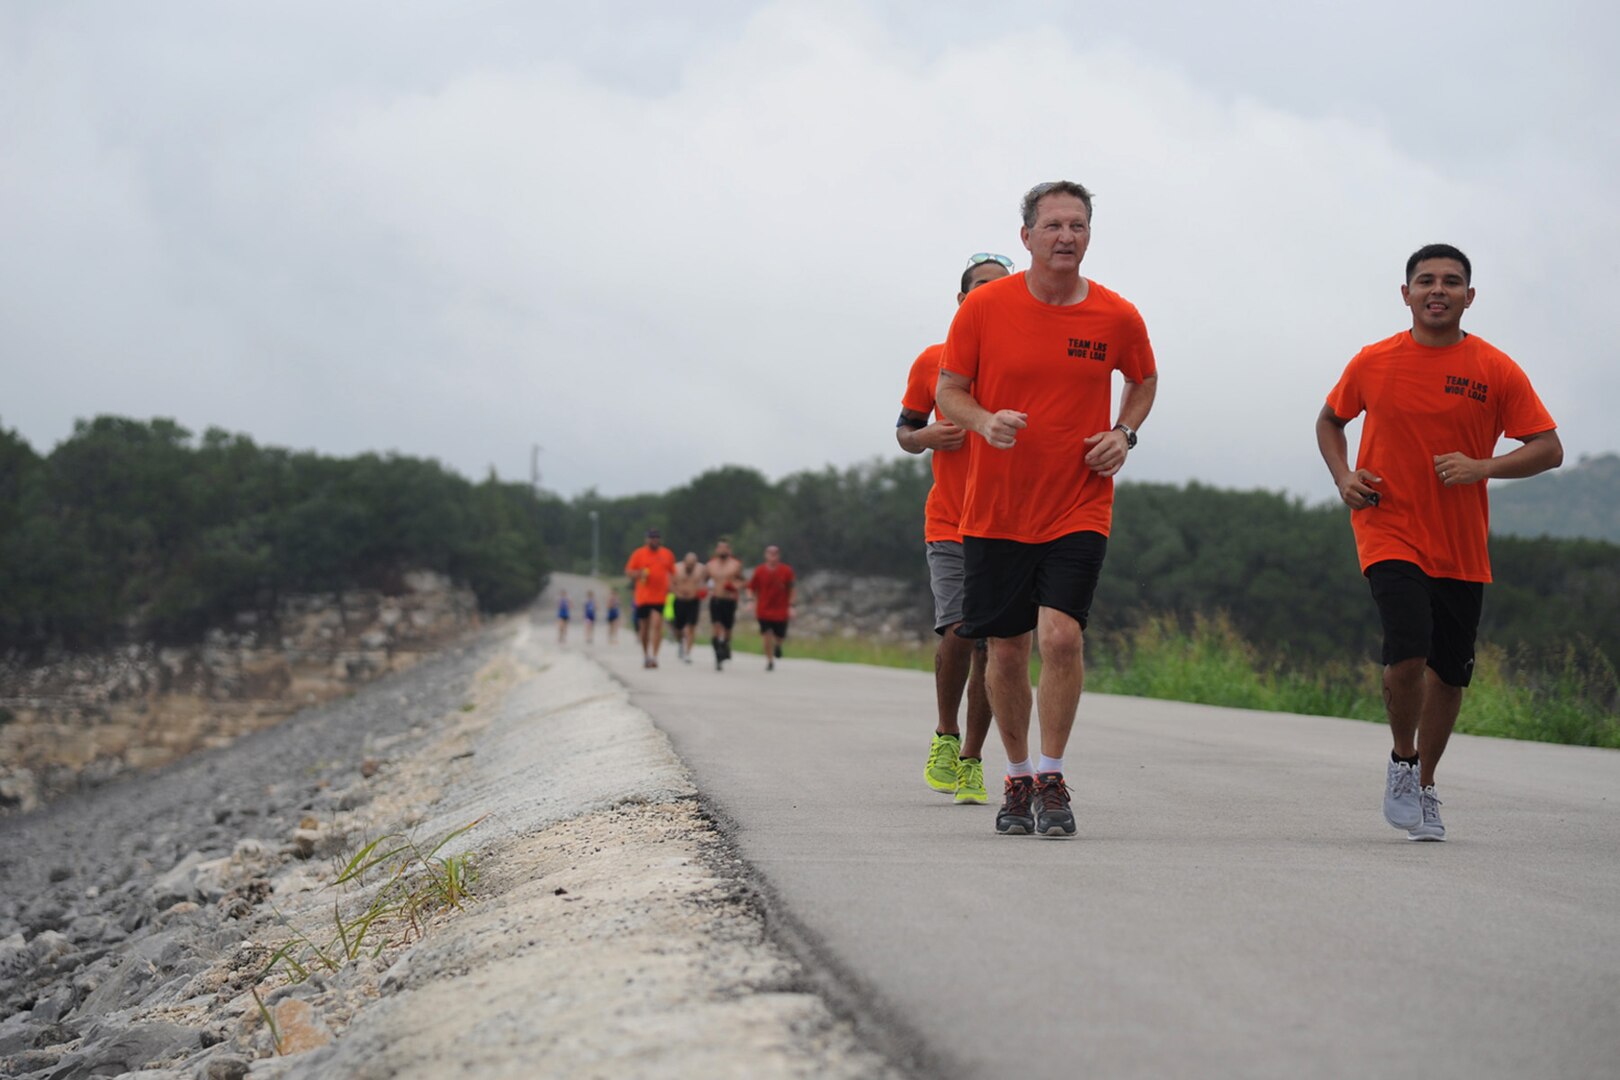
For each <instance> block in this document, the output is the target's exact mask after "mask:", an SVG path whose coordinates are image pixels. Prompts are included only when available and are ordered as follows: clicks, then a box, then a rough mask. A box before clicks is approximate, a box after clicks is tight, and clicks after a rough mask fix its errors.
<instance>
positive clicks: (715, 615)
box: [704, 536, 743, 671]
mask: <svg viewBox="0 0 1620 1080" xmlns="http://www.w3.org/2000/svg"><path fill="white" fill-rule="evenodd" d="M704 571H705V573H707V574H708V577H709V631H710V633H712V634H713V635H714V670H716V671H723V670H725V668H724V665H725V662H726V661H727V660H730V659H731V628H732V627H733V626H734V625H736V622H737V599H738V598H739V597H740V596H742V588H743V582H742V573H743V564H742V560H741V559H739V558H737V556H735V555H733V554H732V553H731V538H730V537H729V536H722V537H721V538H720V539H718V540H716V541H715V543H714V554H713V555H712V556H710V558H709V561H708V563H707V564H705V566H704Z"/></svg>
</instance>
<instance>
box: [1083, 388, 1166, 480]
mask: <svg viewBox="0 0 1620 1080" xmlns="http://www.w3.org/2000/svg"><path fill="white" fill-rule="evenodd" d="M1158 394H1159V377H1158V376H1157V375H1149V376H1148V377H1147V378H1145V379H1143V380H1142V381H1141V382H1131V381H1130V380H1129V379H1126V380H1125V389H1124V391H1122V392H1121V393H1120V395H1119V422H1120V423H1121V424H1124V425H1125V426H1126V427H1128V428H1130V429H1131V430H1132V431H1136V430H1138V429H1140V428H1141V426H1142V421H1144V420H1146V419H1147V417H1148V413H1149V412H1151V411H1153V399H1154V398H1155V397H1157V396H1158ZM1086 445H1087V446H1089V447H1090V448H1091V449H1089V450H1087V451H1086V468H1088V469H1090V470H1091V471H1092V472H1094V473H1096V474H1097V475H1098V476H1113V475H1114V474H1115V473H1117V472H1119V470H1120V469H1122V468H1124V467H1125V458H1126V455H1127V454H1129V452H1130V448H1131V444H1130V439H1128V438H1127V437H1126V435H1125V433H1124V432H1123V431H1121V430H1119V429H1118V428H1117V427H1116V428H1112V429H1110V430H1108V431H1099V432H1097V433H1096V434H1095V435H1091V436H1089V437H1088V438H1087V439H1086Z"/></svg>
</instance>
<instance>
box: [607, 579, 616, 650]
mask: <svg viewBox="0 0 1620 1080" xmlns="http://www.w3.org/2000/svg"><path fill="white" fill-rule="evenodd" d="M607 626H608V644H609V645H617V644H618V643H619V590H618V589H609V590H608V602H607Z"/></svg>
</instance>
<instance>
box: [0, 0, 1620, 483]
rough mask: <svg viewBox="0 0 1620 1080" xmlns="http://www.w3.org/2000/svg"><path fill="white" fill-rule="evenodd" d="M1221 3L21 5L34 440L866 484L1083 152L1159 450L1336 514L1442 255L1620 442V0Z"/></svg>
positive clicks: (30, 430) (20, 299)
mask: <svg viewBox="0 0 1620 1080" xmlns="http://www.w3.org/2000/svg"><path fill="white" fill-rule="evenodd" d="M1557 6H1558V5H1554V7H1557ZM1212 9H1213V6H1211V5H1193V4H1186V5H1181V4H1174V5H1146V6H1134V5H1133V6H1131V7H1130V8H1129V10H1128V11H1123V12H1109V11H1107V10H1106V9H1101V8H1099V9H1095V10H1093V9H1089V8H1088V9H1087V10H1088V12H1090V14H1089V15H1088V17H1087V18H1086V19H1085V20H1083V21H1082V22H1079V23H1076V21H1075V20H1074V17H1073V16H1072V15H1070V14H1068V12H1070V11H1071V10H1072V8H1071V6H1070V5H1056V4H1045V3H1014V4H1011V5H997V6H996V8H995V11H994V12H993V13H991V12H988V11H987V10H986V9H985V8H983V7H979V6H970V5H960V6H955V5H944V6H941V5H937V4H934V5H927V6H924V5H920V4H918V5H907V4H902V5H899V6H898V7H888V6H885V7H883V8H881V9H880V8H879V7H878V6H877V5H868V4H861V3H845V4H840V5H834V6H832V7H827V6H824V5H811V4H803V3H780V4H765V5H760V4H741V3H736V4H698V5H696V6H692V7H686V6H683V7H682V8H681V10H680V11H679V12H670V11H668V10H666V9H665V6H664V5H652V4H637V3H620V4H617V5H606V6H602V5H597V6H593V7H592V8H591V10H590V12H589V13H584V12H570V13H569V14H567V15H562V14H559V13H557V12H535V11H533V10H531V9H529V8H528V7H527V6H523V5H507V4H485V5H478V6H471V7H468V6H456V7H454V8H450V7H445V6H440V5H427V4H405V5H392V4H391V5H381V4H376V5H365V6H358V7H357V6H348V5H345V6H342V7H339V8H332V7H331V6H329V5H316V4H304V5H273V6H272V5H266V6H263V7H259V8H246V7H242V6H233V7H231V8H229V9H219V8H217V6H215V5H205V4H170V5H166V6H163V7H161V8H159V9H156V11H155V12H154V11H153V10H152V9H139V8H134V7H131V6H128V5H121V4H104V5H92V6H78V5H75V6H72V7H67V6H59V5H45V4H40V5H34V6H25V7H22V8H16V9H9V11H8V13H7V14H5V15H3V16H0V56H4V57H5V60H6V62H5V63H4V64H0V91H3V94H4V98H5V100H8V101H16V102H20V103H22V106H21V107H19V108H17V109H14V110H11V111H9V112H7V113H6V114H4V115H3V116H0V138H3V139H4V143H5V145H6V146H7V147H8V152H7V154H6V155H5V157H4V159H3V160H0V239H3V241H4V242H3V243H0V348H3V351H4V354H5V358H6V359H5V368H4V370H5V390H4V394H3V396H0V423H4V424H5V425H6V426H9V427H15V428H17V429H19V430H20V431H21V432H22V434H23V435H24V436H25V437H27V438H28V439H29V440H30V441H31V442H33V443H34V445H35V446H36V448H39V449H42V450H44V449H48V448H49V447H50V446H51V445H54V443H55V442H57V441H59V440H60V439H61V438H63V437H65V436H66V435H67V434H68V432H69V431H70V430H71V423H72V420H73V419H74V418H75V417H87V416H90V415H94V414H96V413H102V412H115V413H120V414H125V415H134V416H160V415H161V416H174V417H175V418H177V419H178V420H180V422H182V423H184V424H186V425H188V426H191V427H193V428H196V429H198V430H200V429H202V428H203V427H206V426H209V425H219V426H223V427H226V428H228V429H231V430H237V431H244V432H247V433H249V434H251V435H253V436H254V437H255V438H257V439H259V440H260V441H262V442H266V443H273V444H278V445H288V446H294V447H313V448H317V449H320V450H322V451H325V452H329V453H339V454H347V453H354V452H359V451H362V450H379V451H387V450H397V451H400V452H402V453H408V454H413V455H420V456H428V457H436V458H439V459H440V460H442V461H444V462H445V463H446V464H448V465H450V466H452V467H454V468H456V469H458V470H460V471H462V472H464V473H467V474H468V475H474V476H477V475H481V474H482V473H483V472H484V471H485V470H486V469H487V468H489V467H491V466H493V467H495V468H497V469H498V470H499V472H500V473H501V474H502V475H503V476H506V477H509V478H520V477H524V476H526V474H527V469H528V461H529V447H530V445H531V444H533V443H539V444H542V445H543V446H544V447H545V451H544V454H543V455H542V470H543V473H544V478H545V482H546V484H547V486H549V487H552V488H554V489H557V490H561V491H563V492H567V493H572V492H575V491H578V490H581V489H583V488H586V487H590V486H595V487H598V488H599V489H601V490H602V491H604V492H608V493H622V492H628V491H635V490H651V489H662V488H666V487H669V486H672V485H674V484H677V483H680V482H682V481H684V480H686V479H688V478H689V477H691V476H692V475H694V474H696V473H698V472H700V471H702V470H703V469H706V468H710V467H713V466H715V465H719V464H725V463H740V464H747V465H753V466H755V467H758V468H760V469H762V470H764V471H765V472H767V473H768V474H770V475H773V476H777V475H781V474H783V473H786V472H790V471H793V470H796V469H800V468H813V467H819V466H821V465H823V464H826V463H833V464H839V465H842V464H847V463H851V462H855V461H859V460H863V459H865V458H868V457H870V456H872V455H874V454H887V453H890V452H891V451H892V450H893V442H892V436H891V435H890V434H889V430H888V429H889V425H890V424H891V423H892V418H893V414H894V412H895V407H896V404H897V402H898V398H899V395H900V392H901V390H902V384H903V380H904V376H905V372H906V368H907V366H908V364H909V362H910V360H911V359H912V358H913V357H914V356H915V355H916V353H917V352H918V351H919V350H920V349H921V348H922V346H924V345H926V344H928V343H929V342H931V341H936V340H939V339H940V338H941V337H942V336H943V334H944V332H945V329H946V326H947V325H948V323H949V319H950V316H951V313H952V310H953V309H954V293H955V279H956V276H957V274H958V273H959V270H960V268H961V266H962V265H963V262H964V261H965V255H966V254H967V253H968V252H971V251H977V250H982V249H986V248H989V249H993V250H994V249H999V250H1003V251H1006V252H1007V253H1008V254H1010V255H1013V256H1015V257H1016V258H1018V260H1019V264H1020V266H1022V265H1024V263H1025V260H1024V258H1023V252H1022V251H1021V250H1020V249H1019V247H1018V240H1017V220H1016V203H1017V199H1018V197H1019V194H1020V193H1021V192H1022V190H1023V189H1024V188H1025V187H1027V186H1028V185H1029V184H1030V183H1032V182H1034V181H1036V180H1040V179H1047V178H1052V177H1055V176H1058V175H1068V176H1073V177H1075V178H1077V179H1082V180H1084V181H1086V182H1087V183H1088V184H1090V185H1092V186H1093V187H1094V188H1096V190H1097V191H1098V192H1099V200H1098V204H1097V223H1096V224H1097V228H1096V238H1095V241H1094V243H1093V246H1092V250H1091V253H1090V255H1089V256H1088V258H1087V270H1088V272H1089V273H1091V274H1093V275H1095V276H1096V277H1097V278H1098V280H1100V281H1103V282H1104V283H1106V284H1108V285H1110V286H1112V287H1114V288H1117V289H1119V290H1120V291H1121V292H1123V293H1124V294H1125V295H1126V296H1128V297H1130V298H1131V299H1132V300H1134V301H1135V302H1136V303H1137V304H1138V306H1139V307H1141V309H1142V310H1143V313H1144V315H1145V316H1146V318H1147V320H1148V325H1149V329H1150V331H1151V332H1152V334H1153V336H1154V341H1155V345H1156V348H1157V350H1158V352H1159V357H1160V364H1161V368H1162V373H1163V385H1162V388H1161V394H1160V398H1159V405H1158V407H1157V408H1156V410H1155V413H1154V415H1153V417H1152V418H1151V419H1150V421H1149V424H1148V425H1147V428H1146V430H1144V432H1143V447H1142V450H1141V451H1139V452H1138V454H1137V455H1135V456H1133V459H1132V462H1131V466H1130V475H1134V476H1135V477H1137V478H1144V479H1160V480H1172V481H1180V480H1184V479H1189V478H1196V479H1200V480H1204V481H1207V482H1210V483H1216V484H1220V485H1223V486H1232V487H1256V486H1259V487H1268V488H1273V489H1285V490H1289V491H1293V492H1296V493H1300V494H1304V495H1308V496H1310V497H1312V498H1321V497H1325V496H1326V494H1328V492H1327V491H1326V488H1327V483H1326V479H1325V470H1324V469H1322V467H1321V465H1320V463H1319V462H1318V461H1317V460H1316V458H1315V451H1314V445H1313V443H1312V440H1311V435H1310V422H1311V419H1312V417H1313V416H1314V414H1315V412H1316V410H1317V409H1318V408H1319V406H1320V402H1321V400H1322V397H1323V396H1324V394H1325V393H1326V391H1327V389H1328V388H1329V387H1330V386H1331V385H1332V383H1333V381H1334V380H1335V379H1336V377H1337V375H1338V372H1339V370H1340V368H1341V367H1342V366H1343V364H1344V362H1345V361H1346V360H1347V359H1348V357H1349V356H1350V355H1351V354H1352V353H1353V352H1354V351H1355V349H1356V348H1358V347H1359V346H1360V345H1361V344H1363V343H1365V342H1367V341H1371V340H1374V339H1376V338H1380V337H1383V336H1386V335H1388V334H1390V333H1393V332H1394V331H1396V330H1398V329H1400V328H1401V327H1402V326H1403V325H1404V324H1405V319H1403V315H1404V309H1402V308H1401V307H1400V306H1399V296H1398V285H1399V280H1400V267H1401V264H1402V263H1403V261H1404V258H1405V256H1406V254H1407V253H1408V252H1409V251H1410V250H1412V249H1413V248H1414V247H1416V246H1417V245H1418V244H1420V243H1423V242H1426V241H1429V240H1433V239H1447V240H1449V241H1451V242H1454V243H1457V244H1459V245H1461V246H1462V247H1464V248H1465V249H1466V250H1469V251H1470V253H1471V254H1472V255H1473V257H1474V259H1475V263H1476V284H1477V285H1478V286H1479V289H1480V298H1479V301H1478V302H1477V303H1476V305H1475V308H1474V309H1473V311H1472V312H1471V313H1470V319H1469V323H1468V325H1469V327H1470V328H1471V329H1472V330H1474V331H1475V332H1477V333H1479V334H1481V335H1482V336H1484V337H1486V338H1488V339H1490V340H1491V341H1493V342H1494V343H1495V344H1497V345H1499V346H1501V347H1502V348H1504V349H1506V350H1507V351H1508V352H1510V353H1512V354H1513V355H1515V356H1516V357H1517V358H1518V359H1519V360H1520V362H1521V363H1522V364H1523V365H1524V366H1525V367H1526V369H1527V370H1528V371H1529V372H1530V374H1531V376H1532V378H1533V379H1534V380H1535V382H1536V384H1537V386H1538V388H1539V389H1540V390H1541V392H1542V395H1543V397H1544V398H1545V399H1546V400H1547V403H1548V405H1549V407H1550V408H1551V410H1552V411H1553V413H1554V415H1555V416H1556V417H1558V419H1559V421H1560V424H1561V427H1562V429H1563V434H1564V437H1565V442H1566V445H1567V446H1568V447H1569V448H1570V450H1571V451H1572V452H1573V453H1581V452H1599V451H1603V450H1609V449H1613V448H1614V435H1613V431H1614V428H1613V424H1612V421H1611V420H1610V419H1609V418H1608V415H1607V412H1606V410H1605V409H1604V406H1605V404H1606V403H1607V402H1608V401H1610V400H1613V399H1614V398H1615V397H1616V396H1617V392H1620V374H1616V372H1615V369H1614V367H1613V365H1608V364H1602V363H1599V360H1598V356H1599V352H1600V350H1602V349H1604V348H1605V347H1606V345H1607V343H1608V342H1610V341H1612V340H1614V339H1615V330H1616V326H1615V321H1616V320H1615V316H1614V315H1613V314H1612V311H1611V307H1610V305H1609V304H1608V302H1607V298H1608V296H1609V295H1610V294H1611V293H1612V290H1613V287H1614V285H1615V283H1616V280H1615V279H1616V276H1617V269H1616V264H1617V260H1616V257H1615V255H1614V251H1615V249H1616V242H1617V240H1620V214H1617V212H1616V211H1615V210H1614V209H1613V208H1612V206H1611V202H1612V200H1611V199H1610V196H1609V188H1610V186H1611V185H1610V182H1609V177H1611V176H1612V175H1613V173H1614V171H1615V166H1616V164H1617V161H1616V158H1617V157H1620V153H1617V139H1616V134H1615V121H1614V119H1613V117H1614V116H1615V115H1617V114H1620V109H1617V108H1616V105H1617V104H1620V101H1617V95H1616V92H1615V89H1616V75H1615V74H1614V73H1613V69H1612V65H1608V64H1606V63H1605V62H1603V61H1602V60H1601V59H1600V58H1601V56H1602V51H1601V44H1600V43H1601V42H1602V41H1606V40H1613V39H1614V33H1613V31H1614V29H1615V16H1614V15H1612V14H1610V13H1609V12H1608V11H1607V10H1606V9H1603V8H1600V7H1599V6H1597V5H1595V4H1593V5H1572V6H1570V8H1569V10H1568V11H1567V12H1562V13H1560V14H1561V15H1562V17H1554V13H1551V12H1547V13H1540V14H1538V15H1537V16H1536V17H1535V18H1534V19H1531V18H1527V17H1526V16H1525V15H1524V13H1523V10H1522V9H1513V10H1512V11H1509V10H1508V9H1506V8H1504V9H1503V11H1502V12H1500V13H1497V12H1494V11H1490V10H1482V9H1471V12H1470V14H1468V15H1467V16H1466V19H1467V21H1465V22H1462V23H1459V24H1458V25H1455V26H1447V27H1446V28H1444V29H1440V28H1436V27H1433V26H1430V25H1428V24H1427V23H1425V22H1424V21H1423V20H1425V19H1427V18H1429V17H1430V16H1431V15H1432V13H1428V14H1425V13H1424V12H1421V11H1418V10H1416V9H1412V8H1411V7H1410V6H1409V5H1394V4H1384V5H1380V4H1373V5H1360V6H1357V7H1356V8H1355V9H1354V11H1345V12H1340V11H1339V10H1338V9H1337V8H1335V9H1333V10H1331V11H1330V10H1317V9H1316V7H1315V6H1314V5H1299V6H1297V8H1295V9H1289V11H1288V12H1287V13H1286V14H1281V15H1279V14H1277V13H1276V12H1275V11H1273V5H1269V4H1268V5H1261V4H1252V5H1239V6H1237V7H1232V6H1230V5H1221V6H1220V12H1219V13H1214V12H1213V11H1212ZM1436 40H1442V41H1450V42H1451V43H1452V44H1451V45H1450V47H1449V48H1448V49H1447V50H1446V52H1445V53H1444V55H1436V50H1435V47H1434V45H1433V43H1434V42H1435V41H1436Z"/></svg>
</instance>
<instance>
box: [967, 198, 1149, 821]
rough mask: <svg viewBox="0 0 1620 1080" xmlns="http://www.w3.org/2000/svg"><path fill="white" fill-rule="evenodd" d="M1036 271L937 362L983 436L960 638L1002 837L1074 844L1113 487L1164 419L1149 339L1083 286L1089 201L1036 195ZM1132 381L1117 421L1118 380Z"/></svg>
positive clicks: (1015, 281)
mask: <svg viewBox="0 0 1620 1080" xmlns="http://www.w3.org/2000/svg"><path fill="white" fill-rule="evenodd" d="M1022 210H1023V228H1022V229H1020V230H1019V235H1020V237H1021V238H1022V240H1023V242H1024V247H1025V248H1027V249H1028V250H1029V254H1030V267H1029V269H1028V270H1027V271H1025V272H1023V273H1020V274H1013V275H1012V276H1010V277H1006V278H1003V279H1001V280H1000V281H992V282H991V283H990V284H988V285H985V286H983V287H981V288H978V289H975V290H974V291H973V292H972V293H970V294H969V295H968V298H967V299H966V300H964V301H963V302H962V305H961V307H959V308H958V309H957V312H956V318H955V319H954V320H953V321H952V322H951V331H950V334H949V336H948V337H946V339H945V353H944V355H943V356H942V357H941V359H940V372H939V389H938V392H937V395H936V396H937V399H938V407H939V411H940V412H941V413H943V414H944V415H945V416H947V417H949V418H950V419H951V420H952V421H954V422H955V423H957V424H958V425H960V426H961V427H964V428H966V429H967V430H969V431H971V432H973V433H974V434H975V435H977V436H978V437H979V438H980V439H982V440H983V442H982V443H981V442H975V443H974V444H973V449H972V452H971V453H970V455H969V460H968V477H967V485H966V489H965V493H964V495H963V499H962V522H961V527H962V556H963V578H964V585H965V595H964V598H963V604H962V625H961V626H960V627H958V628H957V631H956V632H957V633H958V634H960V635H961V636H963V637H988V638H989V639H990V656H989V663H988V670H987V672H986V674H987V678H988V682H989V690H990V704H991V706H992V708H993V709H994V711H995V717H996V726H997V727H998V728H999V729H1000V730H1001V743H1002V746H1003V747H1004V748H1005V749H1006V752H1007V762H1008V765H1007V778H1006V781H1005V783H1004V785H1003V791H1002V805H1001V810H1000V811H999V812H998V813H997V814H996V831H997V832H998V833H1002V834H1029V833H1037V834H1040V835H1042V836H1056V837H1062V836H1073V835H1074V831H1075V824H1074V811H1073V809H1072V808H1071V806H1070V800H1069V788H1068V785H1067V784H1066V783H1065V781H1064V779H1063V752H1064V749H1065V748H1066V747H1067V746H1068V742H1069V734H1070V732H1071V731H1072V730H1073V728H1074V718H1075V713H1076V711H1078V709H1079V707H1080V692H1081V689H1082V687H1083V685H1084V681H1085V663H1084V656H1083V652H1082V648H1083V634H1084V631H1085V628H1086V623H1087V620H1088V618H1089V617H1090V614H1091V600H1092V596H1093V594H1094V593H1095V592H1096V588H1097V578H1098V574H1099V573H1100V572H1101V570H1102V562H1103V555H1104V553H1105V552H1106V550H1107V546H1108V531H1109V528H1110V526H1111V525H1112V521H1113V507H1114V479H1113V478H1114V475H1115V474H1116V473H1118V472H1119V470H1120V469H1121V468H1122V467H1123V466H1124V464H1125V457H1126V454H1127V453H1128V452H1129V451H1130V450H1131V449H1132V448H1133V447H1134V446H1135V445H1136V431H1137V429H1138V428H1140V427H1141V426H1142V421H1144V420H1146V419H1147V415H1148V412H1149V410H1150V409H1151V408H1152V407H1153V397H1154V394H1155V392H1156V390H1157V386H1158V368H1157V366H1156V363H1155V361H1154V357H1153V347H1152V345H1151V344H1150V343H1149V342H1148V335H1147V327H1146V326H1145V325H1143V322H1142V316H1141V315H1140V314H1138V313H1137V310H1136V308H1135V307H1134V306H1133V305H1132V304H1131V303H1130V302H1129V301H1127V300H1126V299H1125V298H1124V297H1122V296H1120V295H1119V294H1118V293H1116V292H1113V291H1112V290H1110V289H1106V288H1104V287H1103V286H1101V285H1099V284H1098V283H1097V282H1095V281H1091V280H1089V279H1088V278H1084V277H1082V276H1081V275H1080V261H1081V260H1082V259H1084V258H1085V255H1086V248H1087V246H1088V245H1089V244H1090V242H1091V193H1090V192H1089V191H1087V190H1086V189H1085V188H1084V187H1083V186H1082V185H1080V184H1076V183H1073V182H1072V181H1068V180H1060V181H1056V182H1054V183H1048V184H1039V185H1037V186H1036V187H1033V188H1031V189H1030V190H1029V192H1028V193H1027V194H1026V195H1025V196H1024V200H1023V206H1022ZM1115 371H1118V372H1119V373H1120V374H1121V375H1123V376H1124V378H1125V389H1124V392H1123V394H1122V395H1121V397H1120V402H1119V415H1118V418H1117V421H1116V420H1115V419H1113V418H1112V417H1111V404H1112V402H1111V397H1112V392H1113V389H1112V388H1113V374H1114V372H1115ZM1032 632H1038V633H1039V635H1040V644H1041V678H1040V686H1039V687H1038V689H1037V694H1038V697H1039V704H1040V716H1041V728H1040V758H1039V760H1038V761H1036V760H1032V759H1031V756H1030V744H1029V720H1030V707H1031V704H1032V702H1031V695H1030V688H1029V656H1030V646H1031V634H1032Z"/></svg>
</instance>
